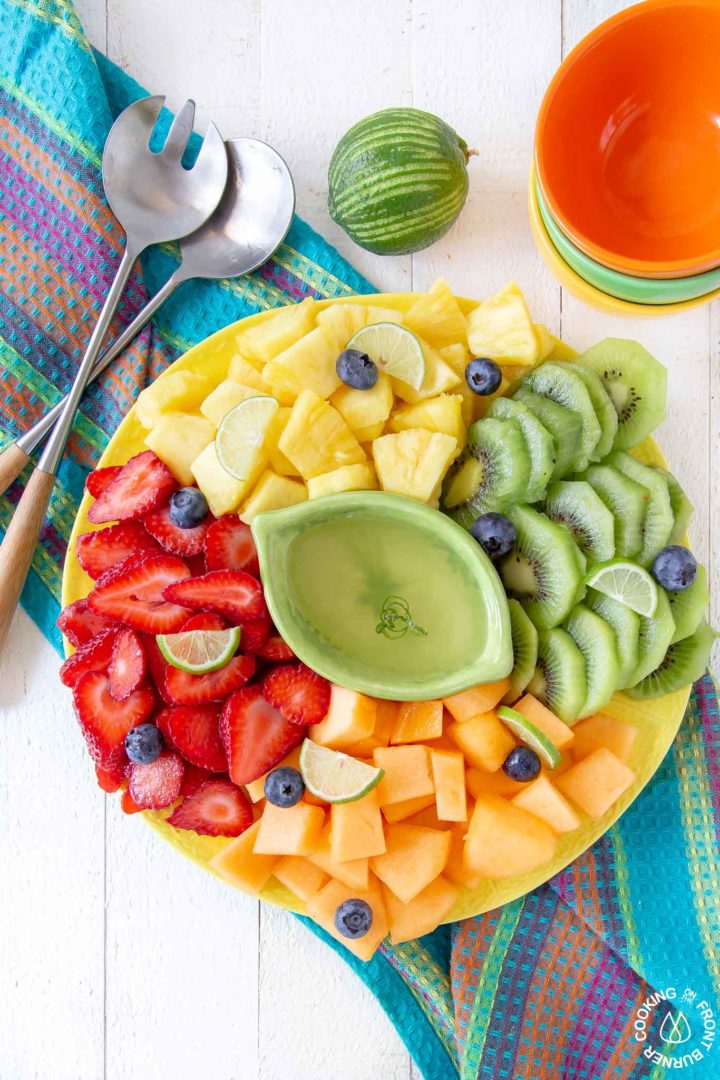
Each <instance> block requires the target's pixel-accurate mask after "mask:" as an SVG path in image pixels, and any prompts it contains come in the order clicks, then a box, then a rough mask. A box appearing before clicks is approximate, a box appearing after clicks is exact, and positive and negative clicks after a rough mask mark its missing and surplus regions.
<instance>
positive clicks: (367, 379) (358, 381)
mask: <svg viewBox="0 0 720 1080" xmlns="http://www.w3.org/2000/svg"><path fill="white" fill-rule="evenodd" d="M335 370H336V371H337V374H338V378H339V379H342V381H343V382H344V383H345V385H346V386H350V387H352V389H353V390H371V389H372V387H373V386H374V385H375V383H376V382H377V381H378V369H377V365H376V364H375V361H374V360H371V359H370V357H369V356H368V354H367V353H364V352H360V350H359V349H345V351H344V352H341V353H340V355H339V356H338V358H337V360H336V361H335Z"/></svg>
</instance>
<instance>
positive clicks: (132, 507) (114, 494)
mask: <svg viewBox="0 0 720 1080" xmlns="http://www.w3.org/2000/svg"><path fill="white" fill-rule="evenodd" d="M176 487H177V484H176V483H175V477H174V476H173V474H172V473H171V472H170V470H169V469H168V467H167V465H166V464H165V463H164V462H162V461H161V460H160V458H159V457H158V456H157V454H154V453H153V452H152V450H144V451H143V453H142V454H138V455H137V456H136V457H133V458H130V460H129V461H128V462H127V464H126V465H123V467H122V469H121V470H120V472H119V473H118V475H117V476H116V477H115V479H114V480H112V481H111V483H110V484H108V486H107V487H106V488H105V490H104V491H103V492H102V494H101V495H100V498H99V499H97V500H96V501H95V502H94V503H93V504H92V506H91V507H90V509H89V510H88V520H89V521H92V523H93V524H94V525H101V524H103V522H105V521H126V520H127V519H128V518H141V517H142V516H143V515H144V514H147V513H148V512H149V511H150V510H154V509H155V507H156V506H161V505H162V504H163V503H164V502H167V500H168V499H169V498H170V496H171V494H172V493H173V491H174V490H175V488H176Z"/></svg>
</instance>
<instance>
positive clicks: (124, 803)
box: [120, 791, 142, 814]
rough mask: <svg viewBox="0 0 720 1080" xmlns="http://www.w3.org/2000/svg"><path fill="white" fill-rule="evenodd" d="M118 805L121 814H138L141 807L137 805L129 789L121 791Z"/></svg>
mask: <svg viewBox="0 0 720 1080" xmlns="http://www.w3.org/2000/svg"><path fill="white" fill-rule="evenodd" d="M120 806H121V808H122V812H123V814H139V813H140V811H141V810H142V807H141V806H138V804H137V803H136V802H135V800H134V799H133V797H132V795H131V794H130V792H129V791H123V793H122V798H121V799H120Z"/></svg>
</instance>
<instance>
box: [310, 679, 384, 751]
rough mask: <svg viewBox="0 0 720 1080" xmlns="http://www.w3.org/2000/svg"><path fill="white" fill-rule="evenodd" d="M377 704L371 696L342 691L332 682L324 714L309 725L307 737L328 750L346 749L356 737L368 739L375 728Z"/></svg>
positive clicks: (352, 691)
mask: <svg viewBox="0 0 720 1080" xmlns="http://www.w3.org/2000/svg"><path fill="white" fill-rule="evenodd" d="M376 716H377V705H376V703H375V699H374V698H371V697H366V696H365V694H358V693H357V691H355V690H346V689H345V687H344V686H336V685H335V684H333V686H332V689H331V691H330V707H329V709H328V714H327V716H326V717H325V719H324V720H322V721H321V722H320V723H319V724H313V726H312V727H311V728H310V730H309V732H308V736H309V738H311V739H312V740H313V742H316V743H319V744H320V746H329V747H330V748H331V749H332V750H347V748H348V747H350V746H352V745H353V743H357V742H359V740H360V739H368V738H370V736H371V735H372V733H373V730H374V728H375V718H376Z"/></svg>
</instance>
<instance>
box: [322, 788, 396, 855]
mask: <svg viewBox="0 0 720 1080" xmlns="http://www.w3.org/2000/svg"><path fill="white" fill-rule="evenodd" d="M385 850H386V849H385V833H384V831H383V819H382V815H381V814H380V806H379V804H378V797H377V789H376V788H373V790H372V791H369V792H368V793H367V795H363V797H362V799H356V800H355V801H354V802H348V803H335V804H334V805H333V807H332V808H331V810H330V854H331V856H332V858H333V859H334V860H335V862H348V861H350V860H352V859H368V858H370V856H371V855H382V853H383V852H384V851H385Z"/></svg>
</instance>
